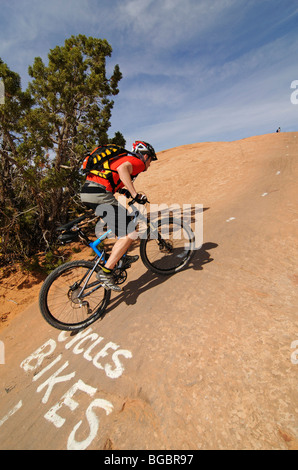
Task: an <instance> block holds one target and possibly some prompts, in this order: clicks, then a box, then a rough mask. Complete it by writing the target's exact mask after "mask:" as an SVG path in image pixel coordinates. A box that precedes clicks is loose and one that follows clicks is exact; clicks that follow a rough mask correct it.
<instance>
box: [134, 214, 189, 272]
mask: <svg viewBox="0 0 298 470" xmlns="http://www.w3.org/2000/svg"><path fill="white" fill-rule="evenodd" d="M194 247H195V236H194V233H193V231H192V230H191V228H190V227H189V226H188V225H186V224H184V223H183V221H182V220H179V219H174V218H169V219H160V220H159V221H158V222H157V225H156V227H155V228H152V226H151V224H149V225H148V231H147V238H145V239H142V240H141V243H140V253H141V258H142V261H143V263H144V265H145V266H146V267H147V268H148V269H150V270H151V271H153V272H155V273H157V274H163V275H169V274H175V273H177V272H179V271H181V270H182V269H184V268H185V266H187V264H188V263H189V261H190V260H191V258H192V256H193V254H194Z"/></svg>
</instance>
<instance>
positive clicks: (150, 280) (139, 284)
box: [101, 242, 218, 319]
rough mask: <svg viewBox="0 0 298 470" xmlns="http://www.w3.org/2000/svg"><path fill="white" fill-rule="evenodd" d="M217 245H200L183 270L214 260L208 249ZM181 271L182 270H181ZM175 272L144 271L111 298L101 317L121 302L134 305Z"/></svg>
mask: <svg viewBox="0 0 298 470" xmlns="http://www.w3.org/2000/svg"><path fill="white" fill-rule="evenodd" d="M217 246H218V245H217V243H212V242H207V243H204V244H203V245H202V247H201V248H200V249H198V250H197V252H196V253H195V254H194V256H193V258H192V260H191V262H190V263H189V265H188V266H187V267H186V268H185V269H184V270H183V271H186V270H189V269H194V270H195V271H201V270H203V266H204V265H205V264H208V263H211V262H212V261H214V258H212V257H211V255H210V253H209V250H212V249H214V248H216V247H217ZM181 272H182V271H181ZM172 276H175V274H172V275H170V276H162V275H159V274H155V273H153V272H152V271H149V270H148V271H146V272H145V273H144V274H142V276H141V277H139V278H138V279H135V280H134V281H130V282H128V283H127V284H126V285H125V287H124V289H123V291H122V292H121V293H120V294H119V295H118V296H117V297H115V298H113V299H112V300H111V302H110V304H109V306H108V308H107V309H106V311H105V312H104V313H103V315H102V316H101V319H103V318H104V317H105V315H106V314H108V313H109V312H110V311H112V310H114V309H115V308H116V307H118V305H120V304H122V303H123V302H124V303H126V305H134V304H136V302H137V299H138V297H139V296H140V295H141V294H142V293H143V292H146V291H147V290H150V289H153V288H154V287H156V286H158V285H160V284H162V283H164V282H166V281H167V280H168V279H170V278H171V277H172Z"/></svg>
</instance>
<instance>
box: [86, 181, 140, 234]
mask: <svg viewBox="0 0 298 470" xmlns="http://www.w3.org/2000/svg"><path fill="white" fill-rule="evenodd" d="M80 196H81V201H82V202H83V203H84V204H85V206H86V207H88V209H92V210H94V212H95V215H97V216H99V217H101V219H102V223H101V227H102V228H103V227H107V228H108V229H111V230H112V232H113V234H114V235H115V236H116V237H125V236H126V235H128V234H130V233H133V232H134V231H135V230H136V224H137V222H133V219H134V217H133V216H131V215H129V214H128V212H127V210H126V208H125V207H123V206H122V205H121V204H119V202H118V201H117V199H116V198H115V196H114V195H113V194H112V193H111V192H109V191H106V190H105V188H104V186H101V185H99V184H97V183H93V182H86V183H85V184H84V186H83V188H82V191H81V194H80Z"/></svg>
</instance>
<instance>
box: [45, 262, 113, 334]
mask: <svg viewBox="0 0 298 470" xmlns="http://www.w3.org/2000/svg"><path fill="white" fill-rule="evenodd" d="M93 267H94V263H92V262H91V261H84V260H81V261H70V262H69V263H65V264H63V265H62V266H59V267H58V268H56V269H55V270H54V271H53V272H52V273H51V274H50V275H49V276H48V277H47V278H46V280H45V282H44V283H43V285H42V288H41V291H40V295H39V307H40V311H41V313H42V315H43V317H44V319H45V320H46V321H47V322H48V323H49V324H50V325H52V326H54V327H55V328H58V329H60V330H78V329H82V328H86V327H87V326H88V325H90V324H91V323H93V322H94V321H96V320H97V319H98V318H99V317H100V316H101V315H102V314H103V312H104V311H105V309H106V307H107V305H108V303H109V300H110V297H111V292H110V291H109V290H106V289H104V288H103V287H102V286H101V284H100V282H99V281H98V280H97V279H96V271H93V272H92V269H93ZM98 269H99V268H98Z"/></svg>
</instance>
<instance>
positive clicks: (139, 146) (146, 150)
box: [132, 140, 157, 160]
mask: <svg viewBox="0 0 298 470" xmlns="http://www.w3.org/2000/svg"><path fill="white" fill-rule="evenodd" d="M132 151H133V152H134V153H140V154H141V155H149V157H151V160H157V156H156V153H155V150H154V148H153V147H152V145H150V144H148V143H147V142H144V141H143V140H136V141H135V142H134V143H133V144H132Z"/></svg>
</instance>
